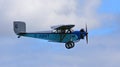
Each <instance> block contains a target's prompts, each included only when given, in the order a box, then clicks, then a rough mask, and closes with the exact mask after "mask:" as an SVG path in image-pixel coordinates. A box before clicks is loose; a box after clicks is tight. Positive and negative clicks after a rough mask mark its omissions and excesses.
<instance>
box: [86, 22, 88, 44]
mask: <svg viewBox="0 0 120 67" xmlns="http://www.w3.org/2000/svg"><path fill="white" fill-rule="evenodd" d="M86 43H87V44H88V31H87V24H86Z"/></svg>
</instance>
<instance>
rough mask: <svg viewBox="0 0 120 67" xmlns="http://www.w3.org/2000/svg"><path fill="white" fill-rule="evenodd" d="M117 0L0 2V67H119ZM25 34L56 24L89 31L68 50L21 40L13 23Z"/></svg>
mask: <svg viewBox="0 0 120 67" xmlns="http://www.w3.org/2000/svg"><path fill="white" fill-rule="evenodd" d="M119 6H120V4H119V1H118V0H84V1H83V0H10V1H5V0H0V23H1V24H0V67H8V66H9V67H80V66H82V67H88V66H89V67H120V64H119V62H120V42H119V38H120V35H119V34H120V32H119V29H120V27H119V24H120V22H119V21H120V20H119V17H120V16H119V15H120V8H119ZM14 20H21V21H25V22H26V24H27V31H42V30H49V29H50V26H53V25H58V24H75V25H76V26H75V28H74V29H75V30H80V28H84V25H85V24H86V23H87V25H88V29H89V44H86V41H85V40H81V41H80V42H78V43H76V46H75V47H74V48H73V49H71V50H68V49H66V48H65V47H64V44H62V43H61V44H59V43H53V42H48V41H46V40H41V39H34V38H26V37H21V38H20V39H18V38H17V36H16V35H15V33H14V32H13V21H14Z"/></svg>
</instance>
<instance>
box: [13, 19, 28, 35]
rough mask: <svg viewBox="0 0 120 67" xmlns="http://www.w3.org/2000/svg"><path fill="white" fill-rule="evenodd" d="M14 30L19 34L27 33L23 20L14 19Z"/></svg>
mask: <svg viewBox="0 0 120 67" xmlns="http://www.w3.org/2000/svg"><path fill="white" fill-rule="evenodd" d="M14 32H15V33H16V34H17V35H18V34H20V33H26V24H25V22H22V21H14Z"/></svg>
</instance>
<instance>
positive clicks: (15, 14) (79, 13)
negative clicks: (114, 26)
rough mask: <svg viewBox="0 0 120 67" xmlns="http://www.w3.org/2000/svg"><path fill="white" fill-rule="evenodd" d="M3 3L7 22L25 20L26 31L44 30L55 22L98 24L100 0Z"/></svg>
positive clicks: (82, 25) (91, 26) (13, 0)
mask: <svg viewBox="0 0 120 67" xmlns="http://www.w3.org/2000/svg"><path fill="white" fill-rule="evenodd" d="M3 3H6V4H7V5H3V6H6V7H4V8H3V11H4V12H5V13H4V15H6V16H7V18H6V17H5V18H6V19H7V20H8V21H9V22H12V21H14V20H21V21H25V22H26V23H27V26H28V31H34V30H35V31H37V30H38V31H39V29H41V28H43V29H45V30H46V29H49V27H50V26H52V25H57V24H75V25H76V28H75V29H78V28H81V27H84V25H85V24H86V23H87V24H88V26H89V29H91V28H96V27H98V26H99V25H100V20H99V18H98V16H97V12H96V10H97V8H98V7H99V4H100V0H97V1H96V0H91V1H89V0H85V1H84V2H83V4H82V3H79V2H78V0H17V1H16V0H12V1H4V2H3ZM81 4H82V5H81ZM78 7H80V8H78ZM6 23H8V22H6Z"/></svg>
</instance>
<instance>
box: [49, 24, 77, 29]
mask: <svg viewBox="0 0 120 67" xmlns="http://www.w3.org/2000/svg"><path fill="white" fill-rule="evenodd" d="M74 26H75V25H58V26H52V27H51V28H52V29H54V30H59V29H63V30H64V29H71V28H73V27H74Z"/></svg>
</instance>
